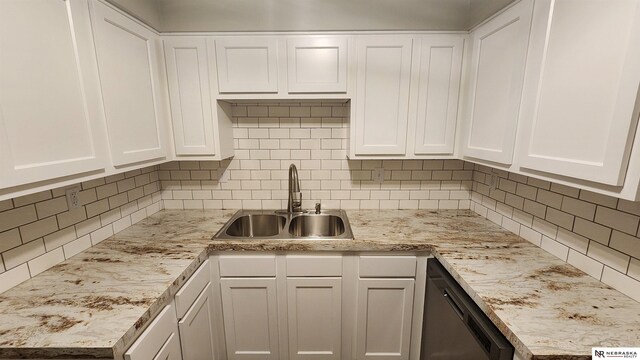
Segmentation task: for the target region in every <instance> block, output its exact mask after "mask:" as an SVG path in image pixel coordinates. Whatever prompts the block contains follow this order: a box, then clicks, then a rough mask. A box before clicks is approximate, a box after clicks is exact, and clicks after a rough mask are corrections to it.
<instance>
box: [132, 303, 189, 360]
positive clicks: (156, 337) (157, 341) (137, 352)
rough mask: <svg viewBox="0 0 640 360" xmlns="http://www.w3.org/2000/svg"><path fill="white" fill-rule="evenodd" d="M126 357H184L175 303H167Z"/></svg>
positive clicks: (173, 358) (176, 358) (170, 358)
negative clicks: (181, 350) (181, 349)
mask: <svg viewBox="0 0 640 360" xmlns="http://www.w3.org/2000/svg"><path fill="white" fill-rule="evenodd" d="M172 339H173V340H172ZM176 344H177V348H176ZM124 358H125V360H146V359H162V360H165V359H169V360H178V359H182V353H181V352H180V339H179V336H178V319H177V318H176V310H175V308H174V306H173V305H167V306H166V307H165V308H164V309H163V310H162V311H161V312H160V314H158V316H156V318H155V319H153V321H152V322H151V324H149V327H147V328H146V329H145V330H144V332H143V333H142V335H140V337H138V339H137V340H136V341H135V342H134V343H133V345H131V347H130V348H129V349H128V350H127V352H125V354H124Z"/></svg>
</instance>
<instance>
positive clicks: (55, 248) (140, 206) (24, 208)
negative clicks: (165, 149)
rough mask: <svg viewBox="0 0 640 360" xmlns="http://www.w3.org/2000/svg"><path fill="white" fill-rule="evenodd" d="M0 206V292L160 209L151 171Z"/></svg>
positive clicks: (154, 171) (153, 169)
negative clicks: (72, 203) (76, 203)
mask: <svg viewBox="0 0 640 360" xmlns="http://www.w3.org/2000/svg"><path fill="white" fill-rule="evenodd" d="M77 186H79V187H80V190H81V191H80V192H79V198H80V205H81V206H80V207H79V208H76V209H73V210H69V209H68V207H67V201H66V197H65V189H66V188H69V187H65V188H60V189H54V190H48V191H42V192H39V193H35V194H31V195H27V196H22V197H18V198H14V199H9V200H4V201H0V293H2V292H4V291H5V290H7V289H9V288H11V287H13V286H15V285H17V284H19V283H21V282H23V281H25V280H27V279H29V278H31V277H33V276H35V275H37V274H39V273H41V272H43V271H45V270H47V269H49V268H50V267H52V266H54V265H56V264H58V263H60V262H62V261H64V260H65V259H68V258H70V257H72V256H73V255H76V254H77V253H79V252H81V251H83V250H86V249H88V248H90V247H91V246H93V245H96V244H98V243H99V242H101V241H102V240H104V239H106V238H108V237H109V236H111V235H113V234H115V233H118V232H120V231H122V230H124V229H125V228H127V227H129V226H131V225H132V224H135V223H136V222H138V221H140V220H142V219H144V218H146V217H147V216H149V215H151V214H153V213H155V212H157V211H159V210H160V209H161V208H162V201H161V196H160V182H159V180H158V171H157V167H156V166H152V167H147V168H144V169H139V170H135V171H130V172H125V173H121V174H117V175H113V176H108V177H104V178H99V179H95V180H91V181H87V182H83V183H81V184H78V185H77Z"/></svg>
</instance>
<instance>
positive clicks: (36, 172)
mask: <svg viewBox="0 0 640 360" xmlns="http://www.w3.org/2000/svg"><path fill="white" fill-rule="evenodd" d="M45 35H46V36H45ZM0 49H1V50H0V173H1V175H0V188H5V187H11V186H16V185H22V184H26V183H31V182H36V181H41V180H48V179H53V178H57V177H62V176H69V175H74V174H79V173H83V172H87V171H94V170H101V169H103V168H104V160H103V159H104V157H103V156H102V155H103V154H102V151H101V147H102V146H103V145H104V144H103V143H102V141H101V139H100V137H101V135H102V134H101V133H100V132H98V131H97V130H98V129H99V124H100V121H102V117H101V113H100V105H99V98H100V93H99V85H98V73H97V68H96V63H95V56H94V55H93V54H94V51H93V40H92V38H91V23H90V17H89V8H88V5H87V2H86V1H83V0H71V1H48V0H2V1H0Z"/></svg>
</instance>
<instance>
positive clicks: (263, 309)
mask: <svg viewBox="0 0 640 360" xmlns="http://www.w3.org/2000/svg"><path fill="white" fill-rule="evenodd" d="M220 287H221V292H222V313H223V318H224V332H225V340H226V344H227V357H228V358H229V359H230V360H234V359H273V360H277V359H279V357H278V354H279V352H278V307H277V300H276V279H275V278H261V279H253V278H244V279H237V278H223V279H221V280H220Z"/></svg>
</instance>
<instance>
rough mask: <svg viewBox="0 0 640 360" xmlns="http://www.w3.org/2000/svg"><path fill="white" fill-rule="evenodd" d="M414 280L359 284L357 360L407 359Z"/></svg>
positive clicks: (378, 281) (371, 280) (369, 280)
mask: <svg viewBox="0 0 640 360" xmlns="http://www.w3.org/2000/svg"><path fill="white" fill-rule="evenodd" d="M414 286H415V280H414V279H360V280H359V281H358V301H357V315H356V316H357V319H358V320H357V325H356V333H357V335H356V354H357V357H356V358H357V359H372V358H375V359H409V350H410V345H411V343H410V340H411V324H412V321H413V302H414V297H413V293H414Z"/></svg>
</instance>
